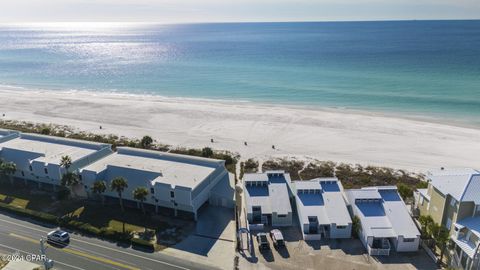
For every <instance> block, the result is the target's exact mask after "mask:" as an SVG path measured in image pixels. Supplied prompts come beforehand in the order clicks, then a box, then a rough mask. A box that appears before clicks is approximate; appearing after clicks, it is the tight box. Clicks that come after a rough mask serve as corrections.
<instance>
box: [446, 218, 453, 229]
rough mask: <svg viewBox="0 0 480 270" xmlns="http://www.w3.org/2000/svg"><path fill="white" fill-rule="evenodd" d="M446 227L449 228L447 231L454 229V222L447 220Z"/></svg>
mask: <svg viewBox="0 0 480 270" xmlns="http://www.w3.org/2000/svg"><path fill="white" fill-rule="evenodd" d="M446 227H447V229H449V230H450V229H451V228H452V220H451V219H450V218H447V224H446Z"/></svg>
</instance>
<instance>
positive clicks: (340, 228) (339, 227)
mask: <svg viewBox="0 0 480 270" xmlns="http://www.w3.org/2000/svg"><path fill="white" fill-rule="evenodd" d="M346 228H347V226H337V229H339V230H343V229H346Z"/></svg>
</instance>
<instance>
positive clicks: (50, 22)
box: [0, 18, 480, 25]
mask: <svg viewBox="0 0 480 270" xmlns="http://www.w3.org/2000/svg"><path fill="white" fill-rule="evenodd" d="M479 20H480V18H465V19H368V20H285V21H254V20H252V21H210V22H209V21H190V22H188V21H184V22H181V21H179V22H160V21H22V22H0V25H15V24H16V25H20V24H38V25H41V24H95V23H100V24H124V25H126V24H165V25H167V24H168V25H171V24H229V23H231V24H235V23H329V22H411V21H479Z"/></svg>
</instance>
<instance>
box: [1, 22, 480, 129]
mask: <svg viewBox="0 0 480 270" xmlns="http://www.w3.org/2000/svg"><path fill="white" fill-rule="evenodd" d="M1 85H3V86H14V87H18V89H19V90H18V91H22V90H21V89H22V88H27V89H28V88H35V89H45V90H52V91H58V90H86V91H102V92H121V93H124V92H125V93H133V94H136V93H138V94H153V95H161V96H167V97H182V98H202V99H219V100H233V101H245V102H259V103H269V104H280V105H282V104H286V105H298V106H309V107H313V108H337V109H347V110H348V109H352V110H362V111H368V112H381V113H388V114H398V115H402V116H411V117H428V118H435V119H438V120H443V119H449V120H453V121H459V122H463V123H466V124H470V125H475V126H480V21H475V20H472V21H396V22H394V21H392V22H305V23H223V24H222V23H218V24H178V25H159V24H94V23H90V24H66V25H62V24H23V25H14V24H4V25H0V87H1ZM0 98H1V97H0Z"/></svg>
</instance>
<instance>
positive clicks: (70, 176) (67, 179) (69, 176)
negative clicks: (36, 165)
mask: <svg viewBox="0 0 480 270" xmlns="http://www.w3.org/2000/svg"><path fill="white" fill-rule="evenodd" d="M79 183H80V177H79V176H78V174H76V173H73V172H67V173H65V174H63V175H62V182H61V184H62V186H64V187H69V188H70V190H71V191H72V192H73V194H74V195H75V189H74V187H75V186H76V185H78V184H79Z"/></svg>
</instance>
